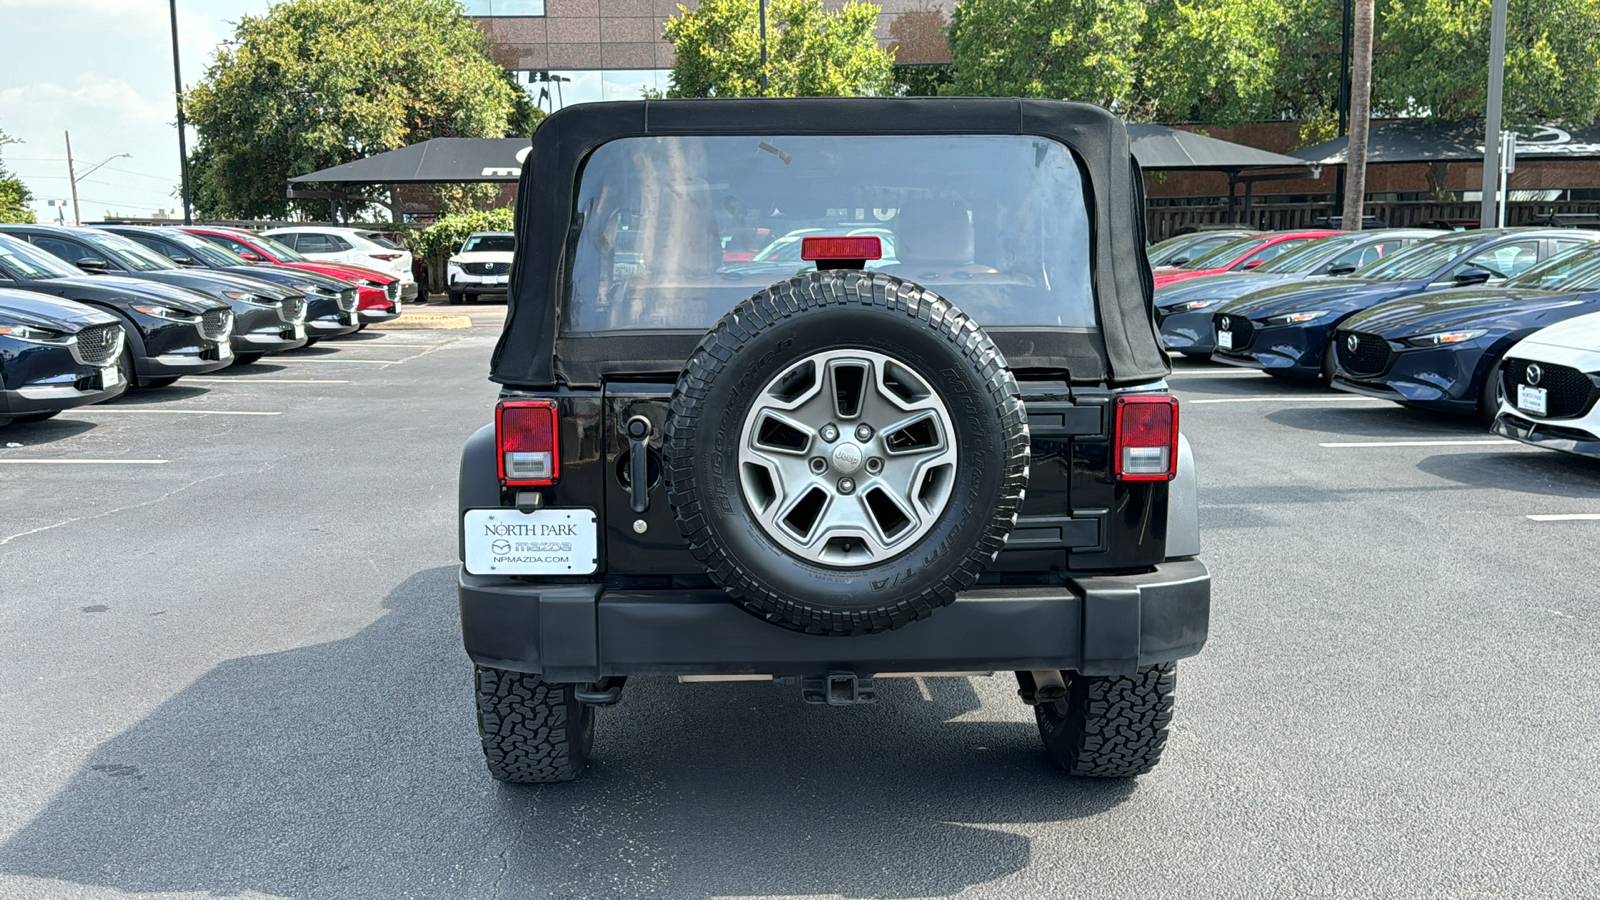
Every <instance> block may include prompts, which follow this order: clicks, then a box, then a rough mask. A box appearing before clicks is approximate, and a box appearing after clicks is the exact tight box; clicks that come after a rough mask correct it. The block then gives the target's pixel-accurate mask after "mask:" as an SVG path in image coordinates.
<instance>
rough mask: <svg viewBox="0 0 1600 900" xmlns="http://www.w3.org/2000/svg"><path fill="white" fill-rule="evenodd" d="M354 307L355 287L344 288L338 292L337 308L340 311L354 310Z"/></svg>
mask: <svg viewBox="0 0 1600 900" xmlns="http://www.w3.org/2000/svg"><path fill="white" fill-rule="evenodd" d="M355 308H356V289H355V288H346V289H345V290H342V291H340V292H339V309H340V311H342V312H354V311H355Z"/></svg>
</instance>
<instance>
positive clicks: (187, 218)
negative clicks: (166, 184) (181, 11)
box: [167, 0, 194, 225]
mask: <svg viewBox="0 0 1600 900" xmlns="http://www.w3.org/2000/svg"><path fill="white" fill-rule="evenodd" d="M167 7H168V9H169V10H170V11H171V13H172V95H173V97H175V98H176V99H177V102H178V167H179V168H178V171H179V172H180V173H181V174H182V176H183V224H185V225H193V224H194V219H193V217H192V216H191V215H190V212H189V148H188V147H187V146H185V144H186V143H187V140H188V139H187V137H186V136H185V135H184V129H185V128H186V127H187V123H185V122H184V120H183V75H182V74H180V73H179V71H178V0H169V2H168V4H167Z"/></svg>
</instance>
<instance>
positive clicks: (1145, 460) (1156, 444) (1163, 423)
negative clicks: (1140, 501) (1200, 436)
mask: <svg viewBox="0 0 1600 900" xmlns="http://www.w3.org/2000/svg"><path fill="white" fill-rule="evenodd" d="M1116 416H1117V418H1116V427H1115V430H1114V432H1113V433H1112V442H1111V449H1112V452H1113V453H1114V454H1115V456H1114V461H1113V468H1114V469H1115V471H1116V475H1117V480H1118V481H1171V480H1172V479H1173V478H1175V477H1177V474H1178V401H1177V399H1176V398H1173V397H1168V396H1163V395H1149V396H1133V397H1118V398H1117V403H1116Z"/></svg>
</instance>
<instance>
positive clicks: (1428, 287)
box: [1211, 228, 1600, 383]
mask: <svg viewBox="0 0 1600 900" xmlns="http://www.w3.org/2000/svg"><path fill="white" fill-rule="evenodd" d="M1596 240H1600V232H1597V231H1578V230H1575V229H1556V228H1508V229H1491V230H1485V231H1463V232H1459V233H1456V234H1447V235H1445V236H1444V237H1439V238H1434V239H1433V240H1428V241H1423V242H1422V243H1420V244H1416V245H1414V246H1411V247H1407V248H1406V249H1405V250H1402V251H1400V252H1399V253H1397V254H1395V255H1394V256H1391V257H1389V258H1388V259H1386V260H1384V261H1383V262H1381V263H1376V264H1374V265H1372V266H1370V267H1368V268H1366V269H1363V270H1362V271H1361V273H1360V277H1359V278H1358V277H1354V276H1349V277H1345V278H1328V279H1322V280H1319V281H1317V282H1315V283H1298V284H1289V285H1282V286H1280V287H1275V288H1267V289H1266V290H1263V291H1257V292H1255V293H1253V294H1247V295H1246V296H1243V297H1240V298H1239V299H1238V300H1235V301H1233V302H1232V303H1228V304H1225V305H1224V306H1222V307H1221V308H1220V309H1218V310H1217V313H1216V316H1215V319H1214V322H1215V325H1216V342H1217V349H1216V351H1215V352H1214V353H1213V354H1212V355H1211V358H1212V359H1214V360H1217V361H1218V362H1225V363H1229V364H1231V365H1236V366H1249V367H1251V368H1256V369H1263V370H1265V371H1266V372H1267V374H1269V375H1278V376H1282V377H1289V378H1307V379H1309V378H1319V379H1321V380H1322V381H1323V382H1324V383H1331V382H1332V380H1333V359H1332V357H1331V355H1330V354H1328V353H1327V352H1326V350H1327V349H1328V346H1329V344H1330V343H1331V342H1332V340H1333V333H1334V330H1335V329H1337V328H1338V327H1339V325H1340V323H1342V322H1343V321H1344V320H1345V319H1347V318H1349V317H1350V316H1352V315H1354V314H1356V313H1358V312H1361V311H1362V310H1366V309H1371V308H1372V307H1374V306H1377V305H1378V304H1380V303H1384V302H1386V301H1389V300H1394V299H1397V298H1400V297H1409V296H1412V295H1415V294H1421V293H1424V292H1427V291H1437V290H1444V289H1446V288H1452V287H1464V286H1470V285H1476V284H1484V283H1490V284H1498V283H1500V282H1503V281H1504V280H1506V279H1507V278H1511V277H1515V276H1517V275H1520V274H1522V273H1523V272H1525V271H1527V270H1528V269H1530V268H1532V267H1533V266H1534V265H1535V264H1537V263H1539V262H1541V261H1543V260H1546V259H1549V258H1550V257H1552V256H1555V255H1557V254H1558V253H1564V252H1566V251H1568V250H1573V249H1576V248H1578V247H1581V246H1583V245H1585V244H1589V243H1592V242H1594V241H1596Z"/></svg>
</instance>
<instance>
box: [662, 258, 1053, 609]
mask: <svg viewBox="0 0 1600 900" xmlns="http://www.w3.org/2000/svg"><path fill="white" fill-rule="evenodd" d="M836 349H866V350H879V351H883V352H887V353H888V354H889V355H891V356H893V355H895V354H896V353H899V354H901V357H899V358H902V359H903V361H904V362H906V363H907V364H909V365H913V366H914V367H915V368H916V369H917V370H918V371H919V372H920V375H921V377H923V378H925V379H928V382H929V384H930V385H932V386H933V388H934V389H935V390H936V391H938V392H939V393H940V395H941V396H942V397H943V399H944V402H945V404H946V406H947V407H949V408H951V409H957V408H962V407H963V403H964V404H965V405H966V406H969V407H970V408H971V410H970V412H971V415H970V416H968V417H956V418H955V420H954V421H955V426H954V427H955V430H956V433H955V434H954V435H952V436H951V438H952V441H953V442H954V443H955V444H956V446H957V447H958V451H959V453H960V454H961V457H960V458H961V461H960V462H958V463H957V466H956V469H957V474H956V476H955V478H956V487H955V488H954V489H953V492H952V499H951V501H950V503H949V504H948V505H947V506H946V507H945V508H944V509H943V510H942V511H941V512H940V514H939V516H938V519H937V520H936V521H935V524H934V525H933V526H932V527H931V528H930V529H929V530H928V531H927V533H926V534H924V535H923V536H922V537H921V538H919V539H918V541H917V542H916V543H915V544H913V545H912V546H911V548H910V549H908V550H906V551H904V552H901V553H899V554H897V555H895V556H893V557H890V558H888V559H886V560H884V561H882V562H877V563H871V564H867V565H863V566H860V567H834V566H827V565H823V564H821V563H816V562H812V561H809V560H804V559H801V558H799V557H796V556H794V555H791V554H790V553H789V552H787V551H786V550H784V549H783V548H781V547H779V546H778V545H777V544H776V543H775V542H774V541H773V540H772V539H771V537H770V536H768V535H766V534H765V533H764V532H763V531H762V530H761V527H760V526H759V525H758V524H757V523H756V521H755V517H754V516H753V515H752V514H751V512H750V509H749V507H748V504H747V502H746V500H745V499H744V497H743V495H742V493H741V492H740V488H739V485H738V478H737V476H736V475H731V473H732V472H736V471H737V465H738V463H737V452H738V451H737V447H738V444H739V441H740V436H741V434H742V431H743V422H744V418H745V416H746V414H747V412H748V410H749V409H750V407H751V405H752V404H753V403H754V402H755V395H756V393H757V392H758V391H759V390H760V389H761V386H762V385H764V384H766V383H767V382H768V381H769V379H771V378H774V377H776V376H777V375H778V374H780V373H781V372H782V371H783V370H784V369H785V368H786V367H788V366H789V365H792V364H793V363H794V362H797V361H799V360H801V359H805V358H806V357H808V356H811V355H813V354H816V353H818V352H822V351H827V350H836ZM907 355H911V356H914V357H915V359H906V358H905V356H907ZM947 392H951V393H955V392H959V393H960V395H961V396H960V399H961V401H963V403H957V402H954V400H953V399H952V397H951V396H948V395H947ZM1028 458H1029V457H1028V426H1027V414H1026V411H1025V409H1024V408H1023V404H1022V398H1021V393H1020V391H1019V390H1018V388H1017V383H1016V380H1015V378H1013V377H1012V374H1011V371H1010V370H1009V369H1008V368H1007V367H1006V361H1005V357H1004V356H1003V355H1002V354H1001V353H1000V350H999V348H997V347H996V346H995V344H994V341H993V340H991V339H990V338H989V336H988V335H987V334H985V333H984V331H983V330H982V329H981V328H979V327H978V325H977V323H976V322H974V321H973V320H972V319H971V318H969V317H968V316H967V315H966V314H965V313H963V312H961V310H960V309H958V308H957V307H956V306H955V305H954V304H952V303H950V302H949V301H947V300H945V299H944V298H942V297H940V296H939V295H937V294H935V293H934V292H932V291H929V290H927V289H925V288H923V287H921V286H919V285H916V284H914V283H912V282H909V281H906V280H904V279H901V278H896V277H894V276H890V275H884V274H880V273H873V272H857V271H822V272H809V273H805V274H801V275H796V276H794V277H792V278H790V279H788V280H787V281H783V282H779V283H777V284H774V285H772V286H771V287H769V288H766V289H765V290H762V291H760V292H759V293H757V294H755V295H753V296H751V297H749V298H747V299H746V300H744V301H743V302H741V303H740V304H739V305H737V306H735V307H734V308H733V309H732V310H730V311H729V312H728V313H727V314H726V315H724V316H723V317H722V319H721V320H720V321H719V322H717V324H716V325H715V326H714V327H713V328H712V329H711V331H710V332H708V333H707V334H706V336H705V338H703V339H702V340H701V341H700V345H699V346H698V347H697V348H696V349H695V351H694V353H693V355H691V356H690V357H689V361H688V363H687V364H686V365H685V367H684V369H683V372H682V374H681V375H679V377H678V382H677V386H676V388H675V389H674V391H673V394H672V405H671V408H670V411H669V413H668V415H667V423H666V441H665V475H666V483H667V500H668V503H669V504H670V506H671V508H672V512H673V517H674V519H675V520H676V522H677V525H678V530H679V532H680V533H681V534H682V535H683V538H684V540H685V541H686V542H687V543H688V545H689V550H690V552H692V553H693V554H694V557H695V559H697V560H699V561H700V563H701V564H702V565H703V566H704V567H705V570H706V572H707V574H708V575H709V576H710V577H711V579H712V581H714V582H716V584H717V585H718V586H719V587H721V588H722V589H723V590H725V591H727V592H728V594H729V595H730V596H732V597H733V598H734V599H735V600H737V601H738V602H739V603H740V604H741V605H743V606H744V607H745V608H746V609H747V610H749V611H750V612H752V613H755V614H756V615H759V616H761V617H762V618H764V619H766V620H767V621H769V622H772V623H774V624H777V625H781V626H783V627H786V628H791V629H794V630H797V631H804V632H806V633H809V634H819V635H856V634H871V633H875V632H881V631H887V630H889V629H892V628H898V627H900V626H902V625H905V624H907V623H909V622H912V621H915V620H917V619H922V618H926V617H927V616H929V615H932V614H933V613H934V612H935V611H936V610H938V609H939V608H941V607H944V606H947V605H949V604H950V603H952V602H954V600H955V599H956V595H957V594H958V593H959V592H960V591H962V590H964V589H966V588H968V587H970V586H971V585H972V584H973V583H974V582H975V581H977V579H978V576H979V574H980V573H982V572H983V570H984V569H985V568H986V567H987V566H988V565H989V564H990V563H991V562H993V561H994V559H995V557H996V556H998V555H999V553H1000V550H1001V549H1002V548H1003V547H1004V546H1005V542H1006V538H1007V537H1008V536H1009V535H1010V533H1011V529H1012V527H1013V526H1015V524H1016V520H1017V511H1018V510H1019V509H1020V508H1021V505H1022V498H1023V494H1024V491H1025V489H1026V486H1027V479H1028ZM729 466H732V467H733V468H732V469H729V468H728V467H729Z"/></svg>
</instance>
